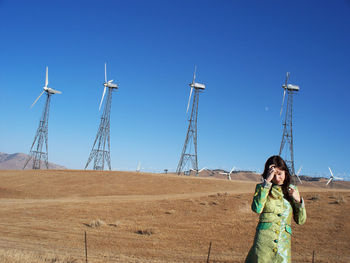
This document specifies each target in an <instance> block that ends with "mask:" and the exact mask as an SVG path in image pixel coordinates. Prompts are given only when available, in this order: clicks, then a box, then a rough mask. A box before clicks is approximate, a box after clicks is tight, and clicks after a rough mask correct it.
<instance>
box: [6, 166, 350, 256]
mask: <svg viewBox="0 0 350 263" xmlns="http://www.w3.org/2000/svg"><path fill="white" fill-rule="evenodd" d="M0 182H1V188H0V262H5V263H17V262H29V263H31V262H36V263H37V262H38V263H43V262H45V263H47V262H60V263H68V262H70V263H72V262H76V263H83V262H85V251H84V232H85V231H86V234H87V248H88V259H89V262H90V263H91V262H93V263H100V262H123V263H134V262H142V263H144V262H145V263H165V262H174V263H175V262H205V261H206V259H207V253H208V246H209V243H210V242H212V248H211V256H210V258H211V262H226V263H234V262H242V261H243V260H244V258H245V256H246V254H247V253H248V250H249V248H250V246H251V245H252V242H253V238H254V233H255V227H256V224H257V222H258V216H257V215H256V214H254V213H253V212H252V211H251V210H250V204H251V199H252V196H253V191H254V189H255V184H256V182H251V181H250V182H245V181H234V180H233V181H227V180H219V179H215V178H209V179H207V178H205V179H203V178H194V177H184V176H173V175H152V174H146V173H143V174H142V175H140V174H133V173H126V172H123V173H119V172H95V171H0ZM299 189H300V191H301V193H302V195H303V197H304V199H305V204H306V208H307V214H308V219H307V222H306V224H305V225H303V226H297V225H295V224H293V226H292V228H293V238H292V255H293V262H311V259H312V250H315V252H316V262H330V263H331V262H350V255H349V253H348V251H350V241H349V238H348V237H349V235H350V224H349V222H350V202H348V201H349V199H350V191H349V190H344V189H338V188H335V189H325V188H315V187H313V186H312V185H308V186H299ZM315 197H316V199H315ZM337 200H339V201H337ZM334 202H339V204H335V203H334ZM88 225H91V226H88Z"/></svg>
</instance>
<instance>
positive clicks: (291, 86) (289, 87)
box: [282, 84, 300, 91]
mask: <svg viewBox="0 0 350 263" xmlns="http://www.w3.org/2000/svg"><path fill="white" fill-rule="evenodd" d="M282 88H283V89H286V85H282ZM299 89H300V88H299V86H297V85H293V84H288V85H287V90H294V91H299Z"/></svg>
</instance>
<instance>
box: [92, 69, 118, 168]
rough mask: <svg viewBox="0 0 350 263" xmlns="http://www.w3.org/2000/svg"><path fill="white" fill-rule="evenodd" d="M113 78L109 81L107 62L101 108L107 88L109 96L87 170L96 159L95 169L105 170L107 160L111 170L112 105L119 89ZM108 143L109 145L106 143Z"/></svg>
mask: <svg viewBox="0 0 350 263" xmlns="http://www.w3.org/2000/svg"><path fill="white" fill-rule="evenodd" d="M112 82H113V80H109V81H107V64H106V63H105V82H104V83H103V86H104V89H103V93H102V98H101V102H100V106H99V111H100V109H101V106H102V103H103V99H104V96H105V94H106V90H107V88H108V93H107V98H106V102H105V105H104V109H103V112H102V115H101V121H100V126H99V128H98V131H97V135H96V138H95V141H94V144H93V146H92V150H91V152H90V155H89V159H88V160H87V162H86V165H85V170H86V168H87V167H88V165H89V163H90V162H91V161H92V159H94V166H93V169H94V170H104V164H105V162H107V165H108V168H109V170H111V156H110V115H111V105H112V92H113V90H116V89H118V85H117V84H114V83H112ZM106 144H107V145H106Z"/></svg>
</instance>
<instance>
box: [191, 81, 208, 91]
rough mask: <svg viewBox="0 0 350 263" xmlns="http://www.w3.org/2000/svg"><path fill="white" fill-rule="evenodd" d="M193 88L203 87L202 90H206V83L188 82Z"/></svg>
mask: <svg viewBox="0 0 350 263" xmlns="http://www.w3.org/2000/svg"><path fill="white" fill-rule="evenodd" d="M188 85H189V86H190V87H191V88H195V89H201V90H204V89H205V85H204V84H201V83H197V82H195V83H190V84H188Z"/></svg>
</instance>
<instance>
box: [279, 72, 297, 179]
mask: <svg viewBox="0 0 350 263" xmlns="http://www.w3.org/2000/svg"><path fill="white" fill-rule="evenodd" d="M288 79H289V72H287V76H286V81H285V84H284V85H282V88H283V89H284V92H283V100H282V107H281V111H280V115H281V114H282V110H283V104H284V99H285V96H286V92H287V108H286V114H285V117H284V121H283V135H282V142H281V146H280V151H279V155H280V156H281V157H282V155H283V158H284V160H285V162H286V163H287V165H288V167H289V169H290V172H291V175H292V176H293V180H294V183H296V180H295V168H294V152H293V94H294V93H296V92H298V91H299V86H297V85H292V84H288ZM283 150H284V151H283Z"/></svg>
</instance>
